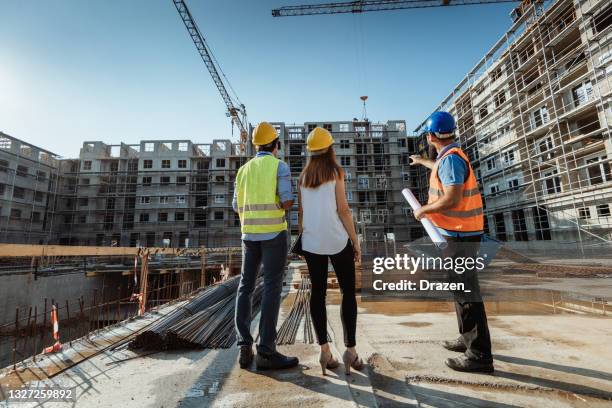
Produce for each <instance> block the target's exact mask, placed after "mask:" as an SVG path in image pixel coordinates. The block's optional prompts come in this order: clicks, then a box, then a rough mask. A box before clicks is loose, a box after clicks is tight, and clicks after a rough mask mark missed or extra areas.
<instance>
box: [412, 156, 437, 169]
mask: <svg viewBox="0 0 612 408" xmlns="http://www.w3.org/2000/svg"><path fill="white" fill-rule="evenodd" d="M434 163H435V161H434V160H431V159H426V158H424V157H422V156H421V155H418V154H413V155H412V156H410V165H411V166H417V165H419V164H420V165H421V166H425V167H427V168H428V169H429V170H431V169H433V166H434Z"/></svg>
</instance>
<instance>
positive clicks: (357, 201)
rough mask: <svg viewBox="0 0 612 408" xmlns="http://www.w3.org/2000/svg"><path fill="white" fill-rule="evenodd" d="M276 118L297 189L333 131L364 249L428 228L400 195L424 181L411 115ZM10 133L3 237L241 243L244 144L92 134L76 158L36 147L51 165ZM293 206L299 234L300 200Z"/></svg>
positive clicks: (380, 248) (387, 246)
mask: <svg viewBox="0 0 612 408" xmlns="http://www.w3.org/2000/svg"><path fill="white" fill-rule="evenodd" d="M273 124H274V126H275V127H276V129H277V130H278V134H279V138H280V140H281V144H282V149H281V151H280V154H279V157H281V158H282V159H283V160H285V161H286V162H287V163H288V165H289V167H290V169H291V173H292V181H293V188H294V192H296V191H297V189H296V186H297V179H298V176H299V174H300V172H301V171H302V169H303V167H304V166H305V164H306V158H307V154H306V137H307V135H308V133H309V132H310V131H311V130H312V129H314V128H315V127H316V126H322V127H324V128H326V129H328V130H330V131H331V132H332V133H333V135H334V138H335V139H336V146H335V147H336V153H337V155H338V161H339V162H340V164H341V165H342V166H343V167H344V168H345V170H346V174H345V178H346V183H347V195H348V201H349V204H350V205H351V207H352V209H353V214H354V217H355V221H356V223H357V226H358V229H359V233H360V234H361V239H362V241H363V246H364V251H367V252H370V253H384V251H392V250H393V245H394V244H395V242H396V241H400V242H406V241H410V240H413V239H415V238H418V237H420V236H422V230H421V228H420V226H419V224H417V223H415V221H414V219H413V218H412V217H409V216H408V215H409V211H408V206H407V204H406V203H405V202H404V200H403V198H402V196H401V190H402V188H405V187H411V188H414V187H415V186H419V185H421V184H422V183H420V182H419V181H418V178H419V174H420V172H421V170H419V169H416V168H414V167H413V168H411V167H410V165H409V160H408V156H409V155H410V154H415V153H416V151H417V143H416V141H417V139H416V138H415V137H413V136H408V135H407V134H406V123H405V122H404V121H388V122H386V123H370V122H369V121H345V122H306V123H304V124H300V125H295V124H294V125H289V124H285V123H282V122H274V123H273ZM5 140H7V141H10V142H6V143H5V144H4V145H2V146H0V147H1V149H0V153H1V154H2V155H3V156H4V157H6V159H5V160H4V161H5V162H6V163H5V165H4V166H3V168H5V170H6V171H5V172H4V173H5V174H6V176H5V180H4V181H3V183H4V184H3V188H4V190H5V193H4V195H5V197H6V200H5V201H4V202H5V205H4V207H6V210H4V211H5V212H6V214H5V217H3V222H4V223H5V224H4V225H3V226H4V228H3V229H2V241H3V242H11V243H59V244H62V245H95V246H147V247H152V246H160V247H161V246H166V247H167V246H172V247H188V246H206V247H227V246H235V245H238V244H239V242H240V220H239V218H238V215H237V214H236V213H235V212H234V211H233V209H232V198H233V194H234V180H235V177H236V172H237V171H238V169H239V168H240V166H241V165H242V164H243V163H244V162H245V161H246V160H247V159H248V156H247V155H245V154H242V152H241V150H240V145H239V144H236V143H232V142H231V141H229V140H213V141H212V143H206V144H198V143H194V142H192V141H190V140H143V141H141V142H140V143H138V144H118V145H111V144H105V143H103V142H100V141H93V142H90V141H87V142H84V143H83V147H82V148H81V151H80V155H79V158H78V159H65V160H59V159H57V158H56V156H55V155H52V154H51V153H48V152H46V151H43V150H42V149H37V148H36V152H34V153H36V155H37V156H36V158H38V156H41V154H42V153H44V155H42V156H41V157H43V158H45V157H47V156H48V160H52V161H51V162H50V163H48V164H47V163H46V162H45V161H43V160H42V159H39V160H34V159H32V158H31V157H30V156H31V154H34V153H31V154H30V155H29V156H27V157H26V156H25V153H23V152H24V150H27V149H32V148H33V147H31V146H29V145H27V144H26V143H25V142H22V141H19V140H18V139H15V138H11V137H9V136H5ZM4 146H6V148H5V147H4ZM39 151H40V152H41V154H39V153H38V152H39ZM45 160H47V159H45ZM24 161H31V162H32V163H33V164H32V165H29V166H26V164H24ZM41 166H42V167H44V168H45V169H46V170H45V175H44V177H43V174H42V170H40V169H39V167H40V168H42V167H41ZM34 167H36V169H34ZM28 178H31V179H32V180H35V181H36V182H37V183H38V182H41V180H42V181H44V182H45V183H44V185H42V184H41V185H38V184H37V183H32V182H31V181H29V180H28ZM41 190H42V191H41ZM41 194H42V196H41ZM296 196H297V192H296ZM296 198H297V197H296ZM421 198H424V195H423V194H421ZM39 200H43V201H39ZM3 214H4V212H3ZM289 214H290V216H289V224H290V226H291V231H292V233H293V234H294V235H295V234H297V199H296V204H295V207H294V210H293V211H291V212H290V213H289ZM7 215H8V216H7ZM23 231H25V232H26V234H23ZM9 232H10V233H9Z"/></svg>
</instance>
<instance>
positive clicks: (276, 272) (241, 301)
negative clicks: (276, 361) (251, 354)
mask: <svg viewBox="0 0 612 408" xmlns="http://www.w3.org/2000/svg"><path fill="white" fill-rule="evenodd" d="M286 263H287V231H282V232H280V233H279V234H278V235H277V236H276V237H274V238H272V239H269V240H266V241H244V240H243V241H242V271H241V274H240V284H239V285H238V294H237V295H236V315H235V322H236V332H237V337H238V345H239V346H250V345H251V344H253V337H252V336H251V321H252V312H251V310H252V307H253V306H252V305H253V302H252V300H253V290H254V289H255V281H256V280H257V275H258V272H259V266H260V265H263V285H264V286H263V297H262V299H261V317H260V318H259V344H258V345H257V352H259V353H273V352H275V351H276V323H277V322H278V310H279V308H280V295H281V291H282V289H283V273H284V271H285V264H286Z"/></svg>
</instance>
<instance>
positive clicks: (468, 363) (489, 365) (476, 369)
mask: <svg viewBox="0 0 612 408" xmlns="http://www.w3.org/2000/svg"><path fill="white" fill-rule="evenodd" d="M445 363H446V365H447V366H448V367H450V368H452V369H453V370H455V371H463V372H467V373H492V372H493V370H494V369H493V359H477V360H476V359H471V358H468V357H467V356H466V355H465V354H464V355H462V356H459V357H455V358H447V359H446V361H445Z"/></svg>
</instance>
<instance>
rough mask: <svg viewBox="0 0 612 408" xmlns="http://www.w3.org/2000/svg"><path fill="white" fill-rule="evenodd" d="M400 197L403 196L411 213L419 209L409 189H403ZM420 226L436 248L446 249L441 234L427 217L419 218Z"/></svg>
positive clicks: (444, 240) (417, 202) (417, 201)
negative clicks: (421, 225) (410, 208)
mask: <svg viewBox="0 0 612 408" xmlns="http://www.w3.org/2000/svg"><path fill="white" fill-rule="evenodd" d="M402 195H403V196H404V198H405V199H406V201H408V204H410V207H412V211H415V210H418V209H419V208H421V203H419V200H417V199H416V197H415V196H414V194H412V191H410V189H408V188H405V189H403V190H402ZM421 224H423V228H425V231H426V232H427V235H429V238H431V240H432V241H433V243H434V244H436V246H437V247H438V248H446V245H447V243H446V239H444V237H443V236H442V234H440V232H439V231H438V229H437V228H436V227H435V226H434V225H433V223H432V222H431V221H430V220H429V219H428V218H427V216H425V217H423V218H421Z"/></svg>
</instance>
